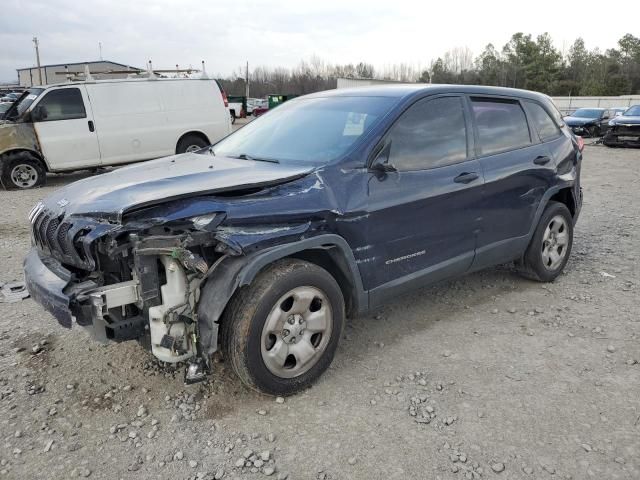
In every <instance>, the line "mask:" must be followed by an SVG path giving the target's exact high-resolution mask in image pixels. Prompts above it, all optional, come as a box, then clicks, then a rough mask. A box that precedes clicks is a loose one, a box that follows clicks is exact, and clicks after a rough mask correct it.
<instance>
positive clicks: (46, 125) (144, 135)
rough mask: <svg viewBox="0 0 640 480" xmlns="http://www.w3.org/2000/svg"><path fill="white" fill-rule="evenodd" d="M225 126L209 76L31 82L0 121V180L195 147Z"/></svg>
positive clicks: (31, 182) (38, 179)
mask: <svg viewBox="0 0 640 480" xmlns="http://www.w3.org/2000/svg"><path fill="white" fill-rule="evenodd" d="M89 98H91V101H89ZM230 132H231V123H230V121H229V113H228V111H227V109H226V107H225V105H224V99H223V97H222V94H221V91H220V89H219V88H218V87H217V86H216V83H215V80H209V79H153V80H150V79H126V80H98V81H93V82H73V83H61V84H58V85H50V86H45V87H34V88H30V89H29V90H28V91H26V92H25V93H24V94H23V95H22V96H21V97H20V98H19V99H18V100H17V101H16V102H15V103H13V105H12V106H11V107H10V108H9V109H8V110H7V111H6V112H5V122H4V123H3V124H2V125H0V181H1V183H2V184H3V185H4V187H5V188H8V189H15V188H31V187H37V186H40V185H43V184H44V182H45V178H46V172H64V171H71V170H79V169H84V168H94V167H101V166H107V165H118V164H123V163H131V162H138V161H141V160H149V159H152V158H158V157H163V156H166V155H171V154H174V153H183V152H188V151H195V150H198V149H200V148H203V147H205V146H207V145H210V144H211V143H215V142H217V141H218V140H220V139H221V138H222V137H224V136H226V135H228V134H229V133H230Z"/></svg>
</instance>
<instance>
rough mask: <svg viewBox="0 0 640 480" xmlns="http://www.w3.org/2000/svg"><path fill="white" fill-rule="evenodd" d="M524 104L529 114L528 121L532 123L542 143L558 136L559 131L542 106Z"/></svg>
mask: <svg viewBox="0 0 640 480" xmlns="http://www.w3.org/2000/svg"><path fill="white" fill-rule="evenodd" d="M524 104H525V106H526V109H527V113H528V114H529V120H530V121H531V122H532V123H533V126H534V128H535V129H536V130H537V131H538V134H539V135H540V139H541V140H542V141H543V142H546V141H547V140H551V139H553V138H556V137H557V136H558V135H560V129H559V128H558V126H557V125H556V124H555V122H554V121H553V119H552V118H551V117H550V116H549V114H548V113H547V111H546V110H545V109H544V108H542V106H540V105H538V104H537V103H533V102H524Z"/></svg>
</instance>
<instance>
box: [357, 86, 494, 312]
mask: <svg viewBox="0 0 640 480" xmlns="http://www.w3.org/2000/svg"><path fill="white" fill-rule="evenodd" d="M469 131H470V122H469V118H468V111H467V110H466V109H465V107H464V102H463V98H462V97H461V96H458V95H447V96H439V97H429V98H426V99H422V100H418V101H417V102H416V103H414V104H413V105H412V106H411V107H409V108H408V109H407V110H406V111H405V112H404V113H403V114H402V115H401V116H400V118H399V119H398V120H397V121H396V122H395V124H394V125H393V126H392V127H391V129H390V131H389V132H388V133H387V135H386V137H385V140H384V141H385V142H386V145H387V148H388V153H385V154H384V155H387V158H386V159H385V160H386V163H387V164H388V165H393V167H394V168H395V169H396V170H397V171H393V172H389V173H387V174H386V175H379V174H378V175H376V174H372V175H371V178H370V180H369V212H370V214H369V218H368V234H369V240H370V243H371V247H372V249H373V252H372V255H369V256H370V258H371V259H372V261H369V262H366V263H362V264H361V265H360V268H361V269H365V270H367V272H366V274H365V277H366V278H368V279H372V281H371V282H370V283H371V284H370V285H368V286H367V287H368V288H369V289H373V290H374V291H373V292H372V299H371V300H372V302H373V303H376V302H377V301H384V299H385V298H386V297H388V296H390V295H392V294H393V293H394V287H400V286H401V285H403V284H405V283H406V282H412V281H414V280H415V281H416V283H418V284H419V283H428V281H431V280H437V279H439V278H442V277H447V276H451V275H456V274H460V273H463V272H465V271H466V270H467V269H468V268H469V266H470V265H471V262H472V260H473V255H474V249H475V233H474V231H475V229H476V227H477V221H476V219H477V209H476V206H477V203H478V201H479V198H480V196H481V195H482V184H483V180H482V173H481V169H480V164H479V162H478V161H477V160H475V159H473V158H472V153H471V152H472V149H471V143H470V142H471V139H470V138H469V136H468V133H467V132H469ZM376 287H379V289H378V292H376V291H375V289H376ZM376 293H379V295H376Z"/></svg>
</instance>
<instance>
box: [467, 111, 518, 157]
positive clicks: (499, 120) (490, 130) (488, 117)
mask: <svg viewBox="0 0 640 480" xmlns="http://www.w3.org/2000/svg"><path fill="white" fill-rule="evenodd" d="M471 102H472V105H473V115H474V118H475V122H476V126H477V128H478V140H479V148H480V152H481V153H482V154H483V155H490V154H492V153H497V152H502V151H505V150H513V149H516V148H520V147H524V146H526V145H529V144H530V143H531V138H530V135H529V126H528V124H527V119H526V117H525V115H524V111H523V110H522V107H521V106H520V103H518V102H517V101H515V100H502V99H484V98H472V99H471Z"/></svg>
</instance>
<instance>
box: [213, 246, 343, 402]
mask: <svg viewBox="0 0 640 480" xmlns="http://www.w3.org/2000/svg"><path fill="white" fill-rule="evenodd" d="M344 318H345V312H344V299H343V296H342V292H341V290H340V287H339V286H338V284H337V283H336V281H335V279H334V278H333V277H332V276H331V275H330V274H329V273H328V272H327V271H326V270H324V269H322V268H320V267H318V266H317V265H314V264H312V263H309V262H304V261H302V260H294V259H287V260H281V261H278V262H276V263H274V264H273V265H270V266H269V267H267V268H266V269H265V270H264V271H262V272H261V273H260V274H259V275H258V276H257V277H256V278H255V280H254V282H253V283H252V284H251V285H249V286H248V287H245V288H243V289H242V290H240V291H239V292H237V293H236V295H235V296H234V298H233V299H232V300H231V302H230V303H229V305H228V306H227V308H226V310H225V314H224V316H223V319H222V339H221V340H222V348H223V351H224V355H225V358H226V359H227V360H228V361H229V363H230V364H231V367H232V368H233V370H234V371H235V372H236V373H237V375H238V376H239V377H240V379H241V380H242V381H243V382H244V383H245V384H246V385H248V386H249V387H251V388H253V389H255V390H258V391H261V392H264V393H268V394H271V395H290V394H293V393H296V392H298V391H300V390H302V389H304V388H306V387H308V386H309V385H311V384H312V383H313V382H314V381H315V380H316V379H317V378H318V377H319V376H320V375H321V374H322V373H323V372H324V371H325V370H326V369H327V368H328V367H329V365H330V364H331V361H332V360H333V356H334V354H335V351H336V349H337V347H338V342H339V340H340V335H341V332H342V328H343V325H344Z"/></svg>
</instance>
